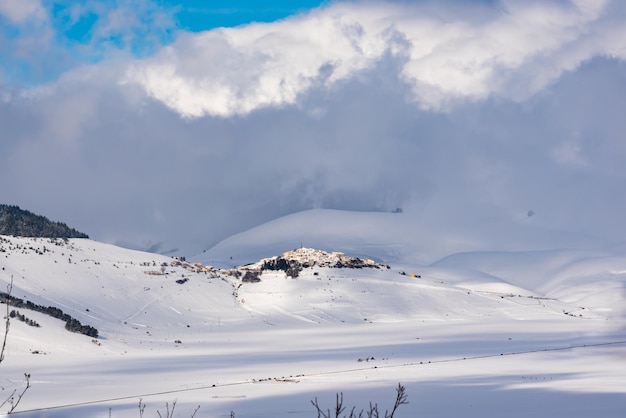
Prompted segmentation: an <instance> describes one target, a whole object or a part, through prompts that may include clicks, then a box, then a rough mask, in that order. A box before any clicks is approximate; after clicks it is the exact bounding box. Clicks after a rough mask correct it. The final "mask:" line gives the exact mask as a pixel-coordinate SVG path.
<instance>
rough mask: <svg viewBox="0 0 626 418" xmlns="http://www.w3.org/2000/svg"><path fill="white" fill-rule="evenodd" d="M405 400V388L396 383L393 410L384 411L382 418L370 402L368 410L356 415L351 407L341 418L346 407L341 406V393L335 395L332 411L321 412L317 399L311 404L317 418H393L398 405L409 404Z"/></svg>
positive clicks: (354, 409)
mask: <svg viewBox="0 0 626 418" xmlns="http://www.w3.org/2000/svg"><path fill="white" fill-rule="evenodd" d="M407 399H408V396H407V394H406V389H405V387H404V386H402V385H401V384H400V383H398V387H397V388H396V400H395V402H394V404H393V408H392V409H391V412H389V411H388V410H385V415H383V416H382V417H381V415H380V413H379V411H378V404H372V403H371V402H370V404H369V409H368V410H364V409H361V411H360V412H359V413H358V415H357V412H356V407H352V409H350V413H349V414H348V415H345V414H344V415H343V416H342V415H341V414H342V413H343V412H344V411H345V410H346V407H345V406H344V404H343V392H341V393H337V395H336V400H335V407H334V408H333V410H332V411H331V410H330V409H326V410H323V409H322V408H321V407H320V405H319V403H318V401H317V397H316V398H315V400H312V401H311V404H313V406H314V407H315V409H316V411H317V418H364V417H367V418H393V416H394V415H395V413H396V411H397V410H398V408H399V407H400V405H406V404H408V403H409V402H408V401H407Z"/></svg>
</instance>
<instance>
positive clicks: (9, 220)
mask: <svg viewBox="0 0 626 418" xmlns="http://www.w3.org/2000/svg"><path fill="white" fill-rule="evenodd" d="M0 235H12V236H16V237H37V238H89V236H88V235H87V234H84V233H82V232H79V231H77V230H76V229H74V228H70V227H68V226H67V225H66V224H64V223H62V222H54V221H51V220H49V219H48V218H46V217H45V216H41V215H35V214H34V213H32V212H29V211H27V210H24V209H20V208H19V207H18V206H13V205H4V204H0Z"/></svg>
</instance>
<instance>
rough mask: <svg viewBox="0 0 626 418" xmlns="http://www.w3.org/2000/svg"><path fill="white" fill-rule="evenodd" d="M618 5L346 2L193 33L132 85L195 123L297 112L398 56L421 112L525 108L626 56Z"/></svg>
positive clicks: (133, 76)
mask: <svg viewBox="0 0 626 418" xmlns="http://www.w3.org/2000/svg"><path fill="white" fill-rule="evenodd" d="M608 4H609V3H608V2H607V1H585V0H577V1H572V2H559V3H548V2H538V1H530V2H517V1H509V2H505V3H502V8H501V9H484V12H483V13H482V15H480V16H478V17H477V16H476V15H475V14H469V17H467V18H464V19H463V18H461V17H460V16H462V13H459V11H458V10H457V11H453V12H451V11H450V10H449V9H443V7H442V8H441V9H437V8H435V9H433V8H432V7H430V8H426V7H422V6H420V5H406V4H390V3H386V4H377V3H363V4H355V3H335V4H332V5H331V6H329V7H326V8H322V9H318V10H316V11H313V12H310V13H308V14H305V15H302V16H298V17H294V18H290V19H286V20H283V21H280V22H275V23H269V24H253V25H248V26H244V27H239V28H234V29H219V30H213V31H209V32H204V33H199V34H185V35H182V36H180V38H179V39H178V40H177V41H176V42H175V43H174V44H173V45H171V46H168V47H166V48H164V49H163V50H162V51H161V52H160V53H159V54H157V55H156V56H154V57H152V58H150V59H147V60H145V61H140V62H136V63H135V64H134V65H133V66H132V68H131V69H130V70H129V71H128V74H127V78H126V80H125V81H126V82H130V83H137V84H139V85H141V86H142V87H143V88H144V89H145V90H146V91H147V92H148V93H149V94H150V95H151V96H152V97H153V98H155V99H157V100H159V101H161V102H163V103H164V104H165V105H167V106H168V107H170V108H172V109H174V110H175V111H177V112H178V113H180V114H181V115H183V116H184V117H191V118H193V117H200V116H203V115H214V116H222V117H228V116H232V115H238V114H239V115H241V114H247V113H249V112H251V111H254V110H255V109H259V108H263V107H268V106H283V105H291V104H294V103H296V102H297V100H298V99H299V97H301V96H302V95H303V94H304V93H306V92H307V91H309V90H310V89H311V88H312V86H316V85H319V84H320V83H322V84H323V85H325V86H326V87H327V88H332V87H333V86H334V85H336V83H338V82H340V81H343V80H346V79H349V78H351V77H354V76H355V75H356V74H358V73H359V72H360V71H362V70H366V69H371V68H372V67H374V66H375V65H376V63H377V62H379V61H380V60H381V59H384V57H385V56H386V55H391V56H395V57H396V58H398V59H401V60H404V61H403V65H402V66H401V67H400V70H399V73H398V74H395V75H394V74H390V76H394V77H399V78H400V79H402V80H403V81H404V82H405V83H407V85H408V86H409V88H410V89H411V92H412V96H411V97H410V99H411V100H412V101H415V102H416V103H417V104H418V105H419V106H420V107H423V108H426V109H433V110H442V109H443V110H445V109H447V108H448V107H449V106H450V105H452V104H454V103H456V102H458V101H459V100H483V99H486V98H488V97H491V96H501V97H506V98H510V99H514V100H523V99H525V98H528V97H530V96H532V95H533V94H536V93H537V92H538V91H541V90H542V89H544V88H545V87H546V86H547V85H549V84H550V83H552V82H553V81H554V80H555V79H557V78H558V77H559V76H560V75H561V74H562V73H563V72H565V71H570V70H572V69H574V68H576V67H577V66H578V65H580V63H581V62H583V61H585V60H588V59H590V58H592V57H594V56H596V55H606V54H612V55H617V56H621V55H620V54H624V50H625V48H626V37H624V36H620V35H623V32H624V29H623V25H616V24H612V25H606V26H605V25H603V23H604V20H603V19H606V18H607V16H606V10H607V5H608ZM456 7H460V6H456ZM607 40H610V42H607Z"/></svg>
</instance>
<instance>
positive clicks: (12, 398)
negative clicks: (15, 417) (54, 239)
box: [0, 276, 30, 415]
mask: <svg viewBox="0 0 626 418" xmlns="http://www.w3.org/2000/svg"><path fill="white" fill-rule="evenodd" d="M12 291H13V276H11V281H10V282H9V284H8V285H7V293H6V299H5V300H4V303H5V304H6V305H7V314H6V318H5V322H4V337H3V339H2V348H1V349H0V363H2V361H3V360H4V352H5V350H6V346H7V338H8V336H9V328H10V326H11V315H10V313H9V305H10V302H11V292H12ZM24 381H25V382H26V385H25V386H24V389H23V390H22V392H20V393H19V394H17V396H16V393H17V389H13V392H11V394H10V395H9V396H8V397H7V398H6V399H5V400H4V401H2V403H0V408H3V407H4V406H5V405H10V408H9V410H8V411H7V415H9V414H11V413H13V411H15V408H17V406H18V405H19V403H20V402H21V400H22V398H23V397H24V394H25V393H26V391H27V390H28V389H30V374H28V373H24Z"/></svg>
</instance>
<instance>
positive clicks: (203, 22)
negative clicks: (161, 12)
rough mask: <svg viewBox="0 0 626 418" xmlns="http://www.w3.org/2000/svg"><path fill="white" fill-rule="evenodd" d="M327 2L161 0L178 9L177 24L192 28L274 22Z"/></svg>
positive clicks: (204, 28) (194, 30) (196, 30)
mask: <svg viewBox="0 0 626 418" xmlns="http://www.w3.org/2000/svg"><path fill="white" fill-rule="evenodd" d="M325 3H328V0H325V1H320V0H298V1H289V0H280V1H279V0H270V1H254V0H247V1H228V0H208V1H207V0H204V1H202V0H189V1H162V4H164V5H167V6H169V7H172V8H176V9H177V11H176V12H175V19H176V22H177V26H178V27H179V28H181V29H185V30H189V31H192V32H198V31H202V30H208V29H213V28H216V27H221V26H226V27H232V26H238V25H242V24H247V23H252V22H273V21H275V20H279V19H284V18H286V17H288V16H291V15H293V14H298V13H303V12H306V11H307V10H309V9H313V8H316V7H319V6H322V5H324V4H325Z"/></svg>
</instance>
